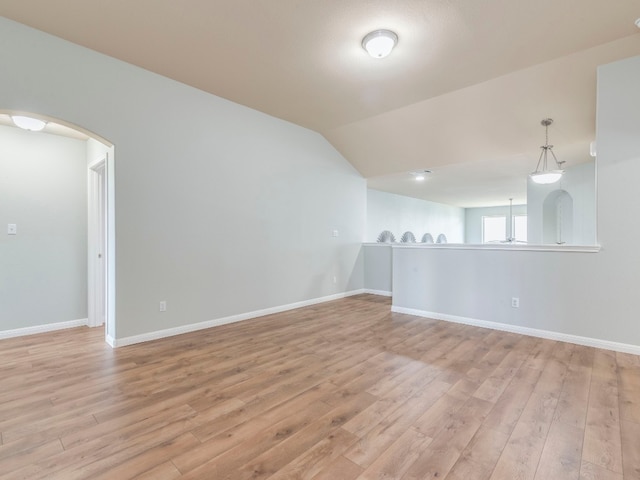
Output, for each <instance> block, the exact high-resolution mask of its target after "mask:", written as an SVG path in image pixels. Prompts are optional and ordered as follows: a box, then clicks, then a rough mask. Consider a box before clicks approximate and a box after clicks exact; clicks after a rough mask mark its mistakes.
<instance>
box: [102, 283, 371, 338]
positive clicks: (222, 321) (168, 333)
mask: <svg viewBox="0 0 640 480" xmlns="http://www.w3.org/2000/svg"><path fill="white" fill-rule="evenodd" d="M361 293H365V291H364V289H360V290H351V291H349V292H344V293H336V294H334V295H328V296H326V297H320V298H312V299H310V300H304V301H302V302H295V303H290V304H288V305H281V306H278V307H271V308H265V309H263V310H255V311H253V312H247V313H240V314H238V315H231V316H229V317H223V318H217V319H215V320H208V321H206V322H200V323H191V324H189V325H182V326H180V327H174V328H167V329H165V330H158V331H155V332H149V333H143V334H141V335H134V336H131V337H124V338H107V343H108V344H109V345H111V346H112V347H125V346H127V345H133V344H136V343H142V342H148V341H151V340H158V339H160V338H166V337H173V336H174V335H182V334H183V333H189V332H195V331H197V330H204V329H206V328H212V327H217V326H220V325H226V324H228V323H235V322H241V321H243V320H250V319H252V318H258V317H264V316H265V315H272V314H274V313H280V312H286V311H287V310H293V309H296V308H301V307H308V306H310V305H316V304H318V303H324V302H330V301H332V300H339V299H341V298H346V297H351V296H353V295H359V294H361Z"/></svg>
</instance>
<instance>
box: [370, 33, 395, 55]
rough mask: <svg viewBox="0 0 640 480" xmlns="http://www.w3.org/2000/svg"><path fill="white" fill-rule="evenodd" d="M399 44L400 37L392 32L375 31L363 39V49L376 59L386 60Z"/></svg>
mask: <svg viewBox="0 0 640 480" xmlns="http://www.w3.org/2000/svg"><path fill="white" fill-rule="evenodd" d="M397 43H398V35H396V34H395V33H394V32H392V31H391V30H375V31H373V32H371V33H368V34H367V35H366V36H365V37H364V38H363V39H362V48H364V49H365V50H366V51H367V52H368V53H369V55H371V56H372V57H374V58H384V57H386V56H387V55H389V54H390V53H391V50H393V48H394V47H395V46H396V44H397Z"/></svg>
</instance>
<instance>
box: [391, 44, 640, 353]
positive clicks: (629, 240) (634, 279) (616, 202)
mask: <svg viewBox="0 0 640 480" xmlns="http://www.w3.org/2000/svg"><path fill="white" fill-rule="evenodd" d="M638 85H640V57H635V58H632V59H627V60H624V61H620V62H616V63H613V64H610V65H606V66H603V67H600V68H599V70H598V99H597V101H598V115H597V143H598V172H597V173H598V178H597V183H598V238H599V241H600V244H601V245H602V250H601V251H600V252H599V253H568V252H566V253H565V252H563V253H556V252H530V251H529V252H528V251H482V250H443V249H424V248H423V249H407V248H398V249H394V253H393V289H394V297H393V304H394V306H398V307H404V308H412V309H418V310H423V311H428V312H437V313H440V314H447V315H455V316H463V317H469V318H473V319H477V320H485V321H493V322H501V323H505V324H510V325H516V326H527V327H532V328H538V329H544V330H551V331H555V332H561V333H567V334H572V335H580V336H585V337H592V338H596V339H601V340H608V341H613V342H620V343H625V344H631V345H636V346H640V321H638V312H639V311H640V297H639V296H638V295H637V293H636V292H637V290H638V287H639V280H638V278H639V276H638V271H639V265H640V250H638V242H639V240H640V223H639V222H638V221H636V219H637V218H639V217H640V192H639V190H638V185H637V184H638V178H640V134H639V132H640V88H639V87H638ZM621 206H624V208H621ZM514 296H517V297H519V298H520V308H518V309H514V308H512V307H511V306H510V300H511V297H514Z"/></svg>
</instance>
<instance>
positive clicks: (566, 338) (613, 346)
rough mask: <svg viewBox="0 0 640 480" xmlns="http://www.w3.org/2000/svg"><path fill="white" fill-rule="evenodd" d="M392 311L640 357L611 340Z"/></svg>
mask: <svg viewBox="0 0 640 480" xmlns="http://www.w3.org/2000/svg"><path fill="white" fill-rule="evenodd" d="M391 311H392V312H396V313H406V314H408V315H415V316H416V317H426V318H432V319H434V320H443V321H445V322H453V323H462V324H464V325H472V326H474V327H481V328H490V329H491V330H502V331H504V332H511V333H519V334H521V335H528V336H530V337H539V338H546V339H549V340H557V341H559V342H567V343H575V344H577V345H584V346H587V347H595V348H603V349H605V350H613V351H614V352H621V353H630V354H632V355H640V346H639V345H631V344H628V343H618V342H611V341H609V340H600V339H598V338H591V337H581V336H579V335H571V334H568V333H560V332H552V331H550V330H540V329H537V328H530V327H521V326H518V325H509V324H506V323H498V322H490V321H487V320H477V319H475V318H468V317H459V316H457V315H448V314H445V313H435V312H427V311H424V310H416V309H413V308H404V307H397V306H392V307H391Z"/></svg>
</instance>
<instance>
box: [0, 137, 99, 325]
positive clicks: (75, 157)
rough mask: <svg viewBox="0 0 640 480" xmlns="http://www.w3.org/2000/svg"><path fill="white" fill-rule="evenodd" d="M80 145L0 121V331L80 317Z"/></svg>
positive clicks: (83, 205) (83, 273)
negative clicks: (10, 228)
mask: <svg viewBox="0 0 640 480" xmlns="http://www.w3.org/2000/svg"><path fill="white" fill-rule="evenodd" d="M85 148H86V146H85V142H84V141H80V140H74V139H70V138H64V137H60V136H56V135H50V134H44V133H35V132H28V131H24V130H20V129H18V128H14V127H7V126H0V330H13V329H17V328H25V327H34V326H39V325H42V324H45V323H57V322H70V321H75V320H84V319H86V318H87V177H86V175H87V173H86V172H87V170H86V156H85V155H86V154H85ZM9 223H15V224H16V225H17V232H18V233H17V235H7V224H9Z"/></svg>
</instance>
